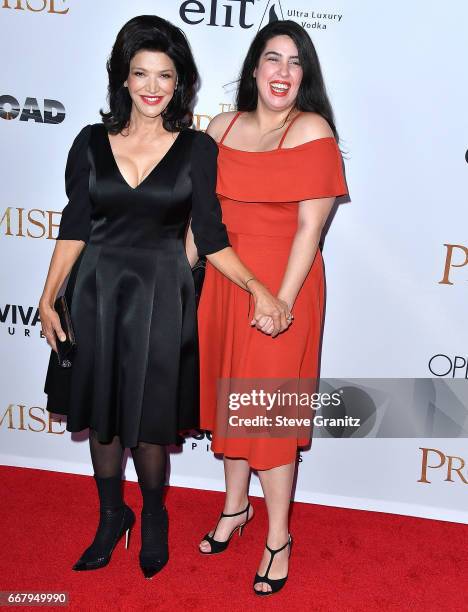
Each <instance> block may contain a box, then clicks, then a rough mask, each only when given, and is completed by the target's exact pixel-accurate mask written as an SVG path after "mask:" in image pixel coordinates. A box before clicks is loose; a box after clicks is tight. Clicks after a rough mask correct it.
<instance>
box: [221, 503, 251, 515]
mask: <svg viewBox="0 0 468 612" xmlns="http://www.w3.org/2000/svg"><path fill="white" fill-rule="evenodd" d="M249 508H250V502H249V503H248V504H247V508H246V509H245V510H241V511H240V512H234V514H224V512H221V516H222V517H223V518H225V517H231V516H239V515H240V514H244V513H245V512H248V511H249Z"/></svg>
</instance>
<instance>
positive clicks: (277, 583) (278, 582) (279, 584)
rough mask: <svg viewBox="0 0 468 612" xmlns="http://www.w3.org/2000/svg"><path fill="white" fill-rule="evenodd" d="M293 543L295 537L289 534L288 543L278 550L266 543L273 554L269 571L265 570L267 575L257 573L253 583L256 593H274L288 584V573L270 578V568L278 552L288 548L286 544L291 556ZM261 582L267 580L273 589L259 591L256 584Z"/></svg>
mask: <svg viewBox="0 0 468 612" xmlns="http://www.w3.org/2000/svg"><path fill="white" fill-rule="evenodd" d="M292 544H293V539H292V537H291V535H289V538H288V541H287V542H286V544H285V545H284V546H282V547H281V548H277V549H276V550H273V549H272V548H270V547H269V546H268V544H265V546H266V549H267V550H268V552H269V553H270V555H271V558H270V562H269V563H268V567H267V571H266V572H265V575H264V576H259V575H258V574H255V578H254V583H253V587H254V593H255V595H273V593H277V592H278V591H280V590H281V589H282V588H283V587H284V585H285V584H286V580H287V579H288V574H286V576H285V577H284V578H276V579H274V578H268V573H269V571H270V568H271V565H272V563H273V559H274V558H275V555H276V553H279V552H281V551H282V550H284V549H285V548H286V546H289V556H291V549H292ZM259 582H266V584H268V585H269V586H270V588H271V591H257V589H256V588H255V585H256V584H258V583H259Z"/></svg>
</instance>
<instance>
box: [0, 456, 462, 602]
mask: <svg viewBox="0 0 468 612" xmlns="http://www.w3.org/2000/svg"><path fill="white" fill-rule="evenodd" d="M0 483H1V493H2V498H1V501H2V503H1V506H0V519H1V526H2V528H1V532H0V534H1V545H0V561H1V566H0V590H1V591H6V590H16V591H23V590H27V591H46V590H50V591H67V592H68V594H69V598H70V604H69V605H68V606H66V607H65V608H62V609H66V610H80V611H87V610H98V609H99V610H125V611H133V610H138V611H144V610H161V611H169V610H170V611H171V612H172V611H179V610H182V609H187V610H193V611H194V612H202V611H213V612H215V611H216V612H218V611H231V610H232V611H238V610H239V611H240V610H242V611H244V610H281V611H284V610H307V611H308V610H314V611H315V610H317V611H327V612H328V611H334V612H335V611H342V610H343V611H344V610H345V611H347V612H348V611H359V612H367V611H369V610H379V611H382V610H405V611H406V610H412V611H414V610H450V612H456V611H462V610H463V611H464V612H465V611H466V610H468V588H467V574H468V526H466V525H461V524H456V523H447V522H442V521H432V520H427V519H417V518H411V517H403V516H398V515H391V514H384V513H376V512H365V511H359V510H346V509H340V508H331V507H327V506H317V505H309V504H301V503H295V504H294V506H293V511H292V518H291V533H292V534H293V536H294V539H295V544H294V548H293V553H292V556H291V564H290V577H289V579H288V583H287V585H286V586H285V588H284V589H283V591H281V593H278V594H276V595H273V596H271V597H269V598H259V597H256V596H255V595H254V594H253V593H252V579H253V576H254V574H255V571H256V567H257V563H258V561H259V559H260V557H261V554H262V548H263V543H264V540H265V535H266V511H265V505H264V502H263V500H262V499H259V498H253V499H252V503H253V505H254V507H255V510H256V516H255V518H254V520H253V521H252V522H251V523H249V525H248V526H247V527H246V529H245V532H244V534H243V536H242V538H238V537H235V538H233V541H232V543H231V545H230V547H229V548H228V550H227V551H226V552H225V553H223V554H221V555H217V556H213V557H211V556H202V555H201V554H199V553H198V551H197V542H198V540H199V539H200V537H201V536H202V535H203V534H204V533H205V532H206V531H207V530H208V529H209V528H210V527H211V526H212V525H213V524H214V523H215V520H216V517H217V514H218V513H219V511H220V509H221V504H222V499H223V497H222V495H221V494H220V493H212V492H205V491H197V490H194V489H179V488H175V487H172V488H170V489H169V491H168V495H167V507H168V509H169V514H170V554H171V558H170V561H169V564H168V565H167V566H166V567H165V568H164V570H163V571H162V572H161V573H160V574H158V575H157V576H156V577H155V578H153V580H145V579H144V578H143V576H142V575H141V573H140V569H139V567H138V549H139V546H140V537H139V520H138V519H137V524H136V525H135V528H134V530H133V533H132V538H131V541H130V548H129V549H128V550H125V547H124V541H123V540H121V541H120V542H119V544H118V546H117V548H116V549H115V551H114V554H113V557H112V560H111V562H110V564H109V565H108V566H107V567H105V568H102V569H100V570H96V571H93V572H73V571H72V570H71V566H72V564H73V563H74V562H75V561H76V559H77V558H78V557H79V556H80V554H81V552H82V550H83V549H84V548H86V546H88V545H89V543H90V542H91V540H92V537H93V535H94V530H95V527H96V525H97V520H98V512H97V505H96V497H95V489H94V482H93V480H92V478H91V477H87V476H74V475H69V474H61V473H57V472H47V471H42V470H33V469H25V468H9V467H0ZM125 499H126V502H127V503H128V504H129V505H130V506H132V507H133V509H134V510H135V512H136V514H137V517H138V515H139V511H140V508H141V501H140V494H139V489H138V485H137V484H136V483H131V482H127V483H126V484H125ZM12 609H15V608H12ZM18 609H22V610H28V609H31V610H37V609H38V608H37V607H34V608H33V607H21V608H18ZM46 609H51V608H50V607H48V608H46ZM55 609H59V608H57V607H55Z"/></svg>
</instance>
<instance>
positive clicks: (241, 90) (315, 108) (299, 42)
mask: <svg viewBox="0 0 468 612" xmlns="http://www.w3.org/2000/svg"><path fill="white" fill-rule="evenodd" d="M281 35H285V36H289V37H290V38H291V39H292V40H293V41H294V44H295V45H296V47H297V52H298V54H299V61H300V64H301V67H302V73H303V76H302V81H301V86H300V87H299V91H298V94H297V100H296V105H295V108H296V109H297V110H299V111H308V112H313V113H317V114H319V115H321V116H322V117H323V118H324V119H326V121H328V124H329V125H330V127H331V129H332V131H333V134H334V136H335V138H336V140H337V142H338V141H339V137H338V132H337V130H336V126H335V119H334V114H333V109H332V106H331V104H330V101H329V99H328V95H327V92H326V89H325V83H324V81H323V76H322V70H321V68H320V62H319V58H318V56H317V52H316V50H315V47H314V45H313V43H312V40H311V39H310V36H309V35H308V34H307V32H306V31H305V30H304V28H303V27H301V26H300V25H299V24H298V23H296V22H295V21H291V20H289V19H287V20H278V21H272V22H271V23H269V24H268V25H266V26H265V27H264V28H262V29H261V30H259V31H258V32H257V35H256V36H255V38H254V39H253V41H252V43H251V45H250V47H249V50H248V51H247V55H246V57H245V60H244V63H243V65H242V69H241V74H240V77H239V85H238V88H237V100H236V106H237V109H238V110H240V111H252V110H255V109H256V108H257V100H258V89H257V82H256V80H255V78H254V77H253V72H254V69H255V68H256V66H257V65H258V62H259V60H260V56H261V54H262V52H263V50H264V49H265V47H266V44H267V42H268V41H269V40H270V39H271V38H273V37H274V36H281Z"/></svg>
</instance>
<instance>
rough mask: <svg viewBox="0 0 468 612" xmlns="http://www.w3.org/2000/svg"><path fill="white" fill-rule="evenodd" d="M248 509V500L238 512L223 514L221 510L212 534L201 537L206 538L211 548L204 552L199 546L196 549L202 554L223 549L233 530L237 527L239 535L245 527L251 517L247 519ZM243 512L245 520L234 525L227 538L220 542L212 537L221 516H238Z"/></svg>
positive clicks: (209, 553)
mask: <svg viewBox="0 0 468 612" xmlns="http://www.w3.org/2000/svg"><path fill="white" fill-rule="evenodd" d="M249 510H250V502H249V503H248V504H247V508H246V509H245V510H241V511H240V512H235V513H234V514H225V513H224V512H221V514H220V516H219V519H218V522H217V523H216V527H215V528H214V531H213V535H212V536H210V534H209V533H207V534H206V535H205V537H204V538H203V540H206V541H207V542H209V543H210V547H211V549H210V550H209V551H206V552H205V551H203V550H201V549H200V548H199V549H198V550H199V551H200V552H201V553H202V555H214V554H217V553H221V552H223V551H225V550H226V548H227V547H228V545H229V542H230V541H231V538H232V535H233V533H234V532H235V531H237V529H238V530H239V537H240V536H241V535H242V530H243V528H244V527H245V525H247V523H248V522H249V521H250V520H251V518H252V517H251V518H250V519H249ZM244 513H245V521H244V522H243V523H241V524H240V525H237V527H234V529H233V530H232V531H231V533H230V534H229V537H228V539H227V540H225V541H224V542H221V541H219V540H215V539H214V535H215V533H216V529H218V525H219V521H220V520H221V519H222V518H226V517H228V518H230V517H232V516H240V515H241V514H244Z"/></svg>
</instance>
